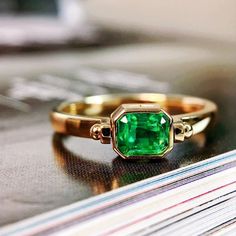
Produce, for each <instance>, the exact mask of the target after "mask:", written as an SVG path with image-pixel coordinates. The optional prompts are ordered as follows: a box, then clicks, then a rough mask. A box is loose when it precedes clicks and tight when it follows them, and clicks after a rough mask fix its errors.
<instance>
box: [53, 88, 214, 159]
mask: <svg viewBox="0 0 236 236" xmlns="http://www.w3.org/2000/svg"><path fill="white" fill-rule="evenodd" d="M216 112H217V106H216V104H215V103H214V102H212V101H210V100H207V99H203V98H198V97H191V96H185V95H165V94H157V93H140V94H111V95H97V96H91V97H86V98H84V99H81V100H80V101H77V102H65V103H62V104H60V105H59V106H58V107H56V108H55V109H54V110H53V111H52V112H51V114H50V117H51V122H52V126H53V128H54V130H55V131H56V132H58V133H62V134H66V135H73V136H78V137H83V138H91V139H94V140H100V141H101V143H102V144H109V143H112V146H113V149H114V151H115V152H116V153H117V154H118V155H120V156H121V157H123V158H124V159H153V158H162V157H164V156H165V155H166V154H167V153H169V152H170V151H171V150H172V149H173V146H174V143H179V142H183V141H184V140H185V139H188V138H190V137H192V136H193V135H196V134H198V133H200V132H202V131H204V130H205V129H206V128H207V127H208V126H209V124H210V123H211V122H212V120H213V119H214V117H215V114H216Z"/></svg>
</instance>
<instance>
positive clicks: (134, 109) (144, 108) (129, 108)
mask: <svg viewBox="0 0 236 236" xmlns="http://www.w3.org/2000/svg"><path fill="white" fill-rule="evenodd" d="M148 112H150V113H157V114H158V113H160V112H162V113H164V114H165V115H166V116H167V117H168V118H169V120H170V127H169V143H168V147H167V149H166V150H165V151H164V152H163V153H162V154H157V155H147V156H125V155H124V154H123V153H121V152H120V150H119V149H118V147H117V142H116V139H117V129H116V122H117V120H118V119H119V118H121V117H122V116H123V115H124V114H126V113H148ZM110 123H111V132H112V146H113V150H114V151H115V152H116V153H117V154H118V155H119V156H121V157H122V158H124V159H157V158H162V157H164V156H165V155H166V154H167V153H169V152H170V151H171V150H172V148H173V145H174V127H173V118H172V117H171V116H170V115H169V114H168V113H167V112H166V111H164V110H163V109H161V108H160V106H159V105H158V104H156V103H143V104H142V103H141V104H122V105H120V106H119V107H118V108H117V109H116V110H115V111H114V112H113V113H112V114H111V116H110Z"/></svg>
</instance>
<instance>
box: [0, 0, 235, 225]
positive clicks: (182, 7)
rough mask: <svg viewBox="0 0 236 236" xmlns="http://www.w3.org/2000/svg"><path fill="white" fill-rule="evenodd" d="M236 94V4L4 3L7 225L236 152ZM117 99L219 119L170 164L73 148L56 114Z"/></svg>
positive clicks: (1, 113)
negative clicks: (57, 133) (194, 100)
mask: <svg viewBox="0 0 236 236" xmlns="http://www.w3.org/2000/svg"><path fill="white" fill-rule="evenodd" d="M235 89H236V1H235V0H227V1H225V0H208V1H205V0H198V1H194V0H178V1H177V0H165V1H162V0H146V1H137V0H136V1H135V0H0V187H1V191H0V200H1V203H2V204H1V207H0V225H4V224H8V223H13V222H16V221H18V220H21V219H24V218H27V217H30V216H33V215H36V214H39V213H42V212H45V211H48V210H51V209H55V208H57V207H60V206H64V205H67V204H70V203H73V202H75V201H79V200H82V199H86V198H88V197H90V196H92V195H96V194H100V193H103V192H106V191H109V190H111V189H114V188H118V187H120V186H124V185H127V184H130V183H133V182H136V181H139V180H142V179H145V178H148V177H151V176H154V175H158V174H161V173H165V172H167V171H170V170H173V169H176V168H179V167H182V166H186V165H188V164H191V163H194V162H197V161H200V160H204V159H206V158H209V157H211V156H214V155H217V154H220V153H223V152H226V151H229V150H232V149H235V147H236V141H235V140H236V132H235V131H236V123H235V115H236V114H235V105H236V104H235V101H236V93H235ZM112 92H129V93H130V92H162V93H181V94H188V95H193V96H200V97H205V98H208V99H212V100H213V101H214V102H216V103H217V105H218V106H219V114H218V120H217V122H216V126H215V127H214V129H212V131H211V132H208V133H207V134H206V135H205V134H201V135H199V136H197V137H196V138H193V139H190V140H189V141H187V142H185V143H184V144H181V145H176V147H175V149H174V151H173V152H172V153H171V154H170V155H168V157H167V158H166V159H165V160H164V161H163V162H161V163H160V162H159V163H158V162H156V163H129V162H124V161H122V160H120V159H119V157H117V156H116V154H115V153H114V152H113V151H112V149H111V147H110V145H101V144H100V143H98V142H95V141H94V140H85V139H79V140H78V138H71V139H68V140H67V141H66V145H67V147H68V149H69V152H68V150H64V149H65V148H64V147H61V144H60V140H58V139H59V138H58V137H56V138H55V137H54V138H53V130H52V128H51V125H50V122H49V119H48V114H49V112H50V111H51V109H52V107H54V106H55V105H57V104H58V103H59V102H61V101H64V100H77V99H79V98H81V97H83V96H87V95H94V94H104V93H112ZM70 151H72V152H73V154H71V153H70Z"/></svg>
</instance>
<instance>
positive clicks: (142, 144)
mask: <svg viewBox="0 0 236 236" xmlns="http://www.w3.org/2000/svg"><path fill="white" fill-rule="evenodd" d="M115 129H116V130H115V133H116V134H115V145H116V149H117V150H118V151H119V152H120V153H121V154H122V155H123V156H125V157H141V156H161V155H163V154H164V153H165V152H166V151H167V150H168V148H169V145H170V141H171V140H170V138H171V137H170V129H171V118H170V117H169V116H168V115H167V114H166V113H165V112H163V111H159V112H127V113H124V114H122V115H121V116H120V117H119V118H118V119H117V120H116V123H115Z"/></svg>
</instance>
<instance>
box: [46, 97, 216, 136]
mask: <svg viewBox="0 0 236 236" xmlns="http://www.w3.org/2000/svg"><path fill="white" fill-rule="evenodd" d="M129 103H158V104H159V105H160V106H161V108H162V109H164V110H165V111H167V112H168V113H169V114H170V115H172V117H173V121H174V123H175V122H187V123H188V124H190V125H191V126H192V128H193V134H197V133H200V132H202V131H203V130H205V129H206V127H207V126H208V125H209V123H210V122H211V121H212V119H213V117H214V115H215V113H216V111H217V106H216V104H215V103H213V102H211V101H209V100H207V99H202V98H197V97H191V96H184V95H165V94H157V93H141V94H140V93H139V94H131V95H130V94H114V95H98V96H91V97H86V98H84V99H83V100H81V101H77V102H68V103H62V104H61V105H59V106H58V107H57V108H56V109H54V110H53V111H52V113H51V121H52V125H53V127H54V130H55V131H56V132H59V133H63V134H67V135H73V136H79V137H85V138H91V136H90V129H91V127H92V126H93V125H94V124H101V123H107V124H110V114H111V113H112V112H113V111H114V110H115V109H116V108H117V107H118V106H119V105H121V104H129Z"/></svg>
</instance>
